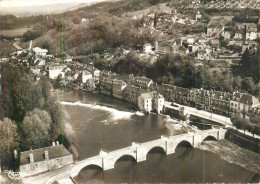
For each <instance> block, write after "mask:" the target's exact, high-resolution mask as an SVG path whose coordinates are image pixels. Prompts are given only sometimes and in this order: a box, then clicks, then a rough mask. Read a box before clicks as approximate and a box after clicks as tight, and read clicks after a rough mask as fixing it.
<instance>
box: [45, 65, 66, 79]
mask: <svg viewBox="0 0 260 184" xmlns="http://www.w3.org/2000/svg"><path fill="white" fill-rule="evenodd" d="M48 68H49V78H51V79H56V78H57V77H58V76H59V75H62V77H64V72H62V70H63V66H62V65H59V64H52V65H50V66H48Z"/></svg>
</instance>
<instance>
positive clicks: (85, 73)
mask: <svg viewBox="0 0 260 184" xmlns="http://www.w3.org/2000/svg"><path fill="white" fill-rule="evenodd" d="M89 79H92V73H90V72H89V71H87V70H84V71H83V72H82V83H86V82H87V80H89Z"/></svg>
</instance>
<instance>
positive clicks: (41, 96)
mask: <svg viewBox="0 0 260 184" xmlns="http://www.w3.org/2000/svg"><path fill="white" fill-rule="evenodd" d="M1 76H2V77H1V94H0V104H1V109H0V120H1V121H0V137H1V141H0V142H1V143H0V156H2V158H3V157H5V158H9V159H4V160H5V163H2V164H8V165H9V166H11V167H12V166H13V161H12V159H13V152H14V150H15V149H16V150H18V152H19V151H26V150H29V149H30V148H32V149H36V148H40V147H46V146H48V145H50V143H51V141H55V140H56V139H57V138H58V137H59V135H61V134H62V125H63V124H62V123H63V121H64V112H63V109H62V106H61V105H60V104H59V103H58V102H57V101H56V100H55V98H54V97H53V96H52V95H51V94H50V90H51V88H52V85H51V84H50V82H49V79H48V78H47V77H45V76H42V78H41V79H40V80H38V81H35V80H34V78H33V74H32V73H31V71H30V66H27V65H26V64H19V62H18V61H17V60H16V59H14V60H12V59H11V60H10V61H9V62H6V63H5V64H4V65H3V64H2V65H1ZM8 161H9V162H8Z"/></svg>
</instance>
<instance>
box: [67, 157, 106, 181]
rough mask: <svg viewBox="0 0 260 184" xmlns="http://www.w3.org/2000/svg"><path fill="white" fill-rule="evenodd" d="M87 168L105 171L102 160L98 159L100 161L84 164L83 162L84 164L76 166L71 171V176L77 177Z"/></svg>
mask: <svg viewBox="0 0 260 184" xmlns="http://www.w3.org/2000/svg"><path fill="white" fill-rule="evenodd" d="M87 167H97V168H100V169H103V166H102V160H101V159H98V160H93V161H91V162H84V161H83V162H81V163H79V164H77V165H75V166H74V167H73V168H72V169H71V176H72V177H75V176H77V175H78V174H79V173H80V171H81V170H83V169H84V168H87Z"/></svg>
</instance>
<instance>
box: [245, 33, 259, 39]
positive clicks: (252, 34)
mask: <svg viewBox="0 0 260 184" xmlns="http://www.w3.org/2000/svg"><path fill="white" fill-rule="evenodd" d="M246 39H247V40H256V39H257V33H256V32H247V33H246Z"/></svg>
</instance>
